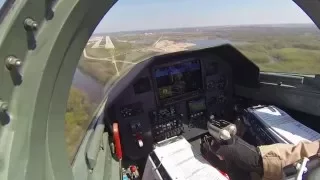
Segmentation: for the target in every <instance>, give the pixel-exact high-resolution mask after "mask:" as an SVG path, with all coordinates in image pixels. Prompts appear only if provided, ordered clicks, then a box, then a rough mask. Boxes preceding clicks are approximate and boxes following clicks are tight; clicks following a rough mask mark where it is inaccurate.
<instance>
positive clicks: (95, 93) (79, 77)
mask: <svg viewBox="0 0 320 180" xmlns="http://www.w3.org/2000/svg"><path fill="white" fill-rule="evenodd" d="M72 85H73V86H74V87H76V88H78V89H80V90H81V91H82V92H84V93H86V94H87V96H88V97H89V98H90V100H91V102H94V103H100V102H101V101H102V99H103V96H104V86H103V85H102V84H100V83H99V82H98V81H97V80H95V79H94V78H92V77H90V76H89V75H87V74H85V73H83V72H81V71H80V70H79V69H77V70H76V72H75V74H74V77H73V82H72Z"/></svg>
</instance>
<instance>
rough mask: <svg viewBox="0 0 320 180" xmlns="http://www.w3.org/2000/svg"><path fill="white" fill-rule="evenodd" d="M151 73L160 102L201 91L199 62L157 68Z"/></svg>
mask: <svg viewBox="0 0 320 180" xmlns="http://www.w3.org/2000/svg"><path fill="white" fill-rule="evenodd" d="M153 73H154V74H153V75H154V77H155V80H156V84H157V88H158V94H159V99H160V100H163V99H167V98H172V97H176V96H179V95H183V94H186V93H189V92H193V91H197V90H199V89H202V75H201V64H200V61H199V60H191V61H187V62H183V63H179V64H173V65H169V66H162V67H158V68H156V69H154V72H153Z"/></svg>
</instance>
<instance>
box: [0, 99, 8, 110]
mask: <svg viewBox="0 0 320 180" xmlns="http://www.w3.org/2000/svg"><path fill="white" fill-rule="evenodd" d="M7 110H8V103H7V102H4V101H1V100H0V112H5V111H7Z"/></svg>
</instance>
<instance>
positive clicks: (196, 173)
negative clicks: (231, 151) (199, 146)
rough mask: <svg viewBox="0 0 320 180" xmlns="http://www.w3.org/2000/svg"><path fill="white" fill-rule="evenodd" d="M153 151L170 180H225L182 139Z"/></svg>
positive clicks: (225, 179)
mask: <svg viewBox="0 0 320 180" xmlns="http://www.w3.org/2000/svg"><path fill="white" fill-rule="evenodd" d="M154 151H155V153H156V155H157V156H158V158H159V160H160V161H161V163H162V165H163V166H164V168H165V169H166V171H167V172H168V174H169V175H170V176H171V178H172V179H175V180H200V179H201V180H227V178H226V177H224V176H223V175H222V174H221V173H220V172H219V171H218V170H217V169H216V168H214V167H212V166H211V165H210V164H209V162H208V161H206V160H205V159H204V158H203V157H202V155H201V154H198V153H196V152H199V151H193V149H192V146H191V145H190V144H189V143H188V141H187V140H185V139H184V138H182V139H180V140H179V141H176V142H173V143H171V144H167V145H165V146H161V147H157V148H156V149H155V150H154Z"/></svg>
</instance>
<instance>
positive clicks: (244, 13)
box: [0, 0, 312, 33]
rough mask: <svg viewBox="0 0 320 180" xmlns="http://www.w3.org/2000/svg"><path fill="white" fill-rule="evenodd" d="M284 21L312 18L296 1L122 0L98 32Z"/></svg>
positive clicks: (304, 20)
mask: <svg viewBox="0 0 320 180" xmlns="http://www.w3.org/2000/svg"><path fill="white" fill-rule="evenodd" d="M3 2H4V0H0V6H2V4H3ZM284 23H285V24H287V23H312V21H311V20H310V18H309V17H308V16H307V15H306V14H305V13H304V12H303V11H302V10H301V9H300V8H299V7H298V6H297V5H296V4H295V3H294V2H293V1H292V0H119V1H118V2H117V3H116V4H115V5H114V6H113V7H112V8H111V9H110V11H109V12H108V13H107V14H106V15H105V16H104V18H103V19H102V21H101V22H100V24H99V25H98V27H97V28H96V30H95V32H96V33H100V32H118V31H131V30H145V29H164V28H178V27H197V26H223V25H249V24H250V25H251V24H284Z"/></svg>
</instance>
